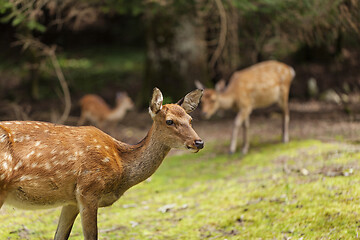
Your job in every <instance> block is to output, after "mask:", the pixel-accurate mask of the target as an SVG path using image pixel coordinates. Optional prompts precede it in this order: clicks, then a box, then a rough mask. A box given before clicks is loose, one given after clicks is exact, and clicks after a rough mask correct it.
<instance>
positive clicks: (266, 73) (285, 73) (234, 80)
mask: <svg viewBox="0 0 360 240" xmlns="http://www.w3.org/2000/svg"><path fill="white" fill-rule="evenodd" d="M294 77H295V71H294V69H293V68H292V67H290V66H288V65H286V64H284V63H281V62H278V61H265V62H261V63H258V64H255V65H253V66H251V67H249V68H246V69H243V70H241V71H236V72H235V73H234V74H233V75H232V76H231V78H230V81H229V84H228V86H227V87H225V81H219V82H218V84H216V86H215V89H205V90H204V96H203V98H202V100H201V105H202V107H201V108H202V112H203V114H204V115H205V118H210V117H211V116H212V115H213V114H214V113H215V112H216V111H217V110H218V109H234V110H235V111H237V112H238V113H237V115H236V118H235V123H234V127H233V131H232V136H231V142H230V150H229V153H230V154H233V153H234V152H235V151H236V145H237V143H236V141H237V136H238V132H239V128H240V126H241V125H242V126H243V147H242V153H243V154H246V153H247V152H248V149H249V140H248V134H247V132H248V128H249V125H250V114H251V112H252V111H253V110H254V109H257V108H262V107H267V106H270V105H272V104H274V103H277V104H278V105H279V106H280V107H281V109H282V111H283V128H282V140H283V142H284V143H286V142H288V141H289V121H290V116H289V107H288V98H289V91H290V85H291V82H292V80H293V78H294ZM195 84H196V86H197V87H198V88H201V89H203V88H204V87H203V85H202V84H201V83H200V82H199V81H196V82H195Z"/></svg>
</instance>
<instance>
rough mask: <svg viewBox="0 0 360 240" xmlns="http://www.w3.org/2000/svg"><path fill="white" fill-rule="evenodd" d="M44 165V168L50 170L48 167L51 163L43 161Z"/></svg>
mask: <svg viewBox="0 0 360 240" xmlns="http://www.w3.org/2000/svg"><path fill="white" fill-rule="evenodd" d="M44 167H45V169H47V170H50V169H51V165H50V163H48V162H47V163H45V166H44Z"/></svg>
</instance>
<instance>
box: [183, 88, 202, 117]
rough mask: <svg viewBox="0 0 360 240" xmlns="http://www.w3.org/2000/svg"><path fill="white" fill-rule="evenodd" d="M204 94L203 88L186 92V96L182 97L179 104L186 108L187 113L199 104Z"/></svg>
mask: <svg viewBox="0 0 360 240" xmlns="http://www.w3.org/2000/svg"><path fill="white" fill-rule="evenodd" d="M202 95H203V90H202V89H196V90H194V91H192V92H190V93H188V94H186V96H185V97H183V98H182V99H180V100H179V101H178V102H177V104H178V105H180V106H181V107H182V108H183V109H185V111H186V112H187V113H191V112H192V111H194V110H195V109H196V107H197V106H198V105H199V103H200V99H201V97H202Z"/></svg>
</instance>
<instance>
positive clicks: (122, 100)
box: [78, 92, 134, 129]
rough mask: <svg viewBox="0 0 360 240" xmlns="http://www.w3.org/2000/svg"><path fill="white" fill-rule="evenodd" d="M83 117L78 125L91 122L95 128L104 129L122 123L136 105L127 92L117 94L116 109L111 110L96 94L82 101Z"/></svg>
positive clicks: (85, 97)
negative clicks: (111, 124) (112, 124)
mask: <svg viewBox="0 0 360 240" xmlns="http://www.w3.org/2000/svg"><path fill="white" fill-rule="evenodd" d="M80 106H81V115H80V119H79V121H78V125H84V123H85V122H86V120H89V121H90V122H91V123H93V124H95V126H97V127H99V128H101V129H103V127H104V126H105V125H106V124H108V123H110V122H116V121H120V120H121V119H123V118H124V116H125V114H126V112H127V111H128V110H132V109H133V108H134V103H133V101H132V100H131V98H130V97H129V96H128V94H127V93H126V92H119V93H117V94H116V107H115V108H114V109H110V107H109V106H108V105H107V104H106V102H105V101H104V100H103V99H102V98H101V97H99V96H98V95H95V94H87V95H85V96H84V97H82V98H81V99H80Z"/></svg>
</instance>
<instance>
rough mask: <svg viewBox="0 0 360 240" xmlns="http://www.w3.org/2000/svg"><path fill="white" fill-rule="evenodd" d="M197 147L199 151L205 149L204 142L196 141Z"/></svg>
mask: <svg viewBox="0 0 360 240" xmlns="http://www.w3.org/2000/svg"><path fill="white" fill-rule="evenodd" d="M195 147H196V148H197V149H202V148H204V141H203V140H195Z"/></svg>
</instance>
